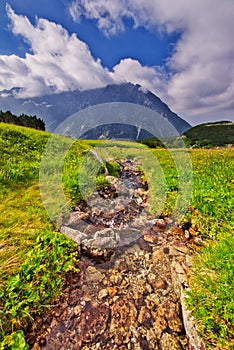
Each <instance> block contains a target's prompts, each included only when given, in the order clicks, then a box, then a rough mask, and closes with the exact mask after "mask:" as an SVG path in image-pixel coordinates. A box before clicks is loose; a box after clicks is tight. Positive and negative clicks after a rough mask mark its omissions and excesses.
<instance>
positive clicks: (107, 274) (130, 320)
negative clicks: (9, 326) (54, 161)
mask: <svg viewBox="0 0 234 350" xmlns="http://www.w3.org/2000/svg"><path fill="white" fill-rule="evenodd" d="M107 180H108V182H109V185H107V186H105V187H104V188H102V189H101V190H100V191H96V192H95V193H94V194H93V195H92V197H90V198H89V199H88V200H86V201H85V200H83V201H81V202H80V204H79V205H78V206H77V207H75V208H73V210H72V212H71V213H70V218H69V220H68V222H67V223H66V224H65V225H64V226H62V227H61V232H63V233H64V234H66V235H67V236H69V237H71V238H73V239H74V240H75V241H76V242H77V243H78V249H79V252H80V257H81V258H80V262H79V269H80V272H79V273H70V274H69V275H68V277H67V281H66V285H65V286H64V291H63V295H62V297H61V298H60V300H58V301H57V303H55V304H54V305H51V307H50V310H49V311H48V312H44V314H43V315H42V316H40V317H39V316H38V317H37V319H36V320H35V322H34V324H33V326H32V327H31V328H30V329H29V330H28V331H27V333H26V339H27V341H28V343H29V344H30V346H31V349H34V350H39V349H42V350H43V349H47V350H60V349H62V350H69V349H70V350H79V349H84V350H86V349H87V350H88V349H90V350H91V349H93V350H94V349H102V350H103V349H110V350H114V349H118V350H124V349H132V350H133V349H134V350H138V349H139V350H140V349H143V350H146V349H147V350H151V349H152V350H153V349H159V350H169V349H170V350H179V349H195V350H196V349H203V345H202V343H201V342H200V340H199V338H197V336H196V334H195V335H194V328H193V326H191V325H190V321H189V320H188V319H187V318H185V315H186V312H187V311H186V310H184V304H183V299H182V298H181V296H182V293H183V292H182V291H183V289H184V288H186V287H187V277H188V275H189V271H190V268H191V256H192V254H193V249H192V248H191V246H190V245H189V244H188V240H187V239H186V237H185V235H184V231H183V229H182V228H181V227H180V226H178V225H177V224H176V223H175V222H173V221H172V220H170V219H169V218H162V217H160V218H153V217H152V215H151V214H150V213H149V212H148V209H149V200H148V199H149V198H148V196H149V193H148V185H147V183H146V182H143V181H142V173H141V171H139V170H138V167H137V166H136V164H134V163H133V162H132V161H131V160H125V161H124V165H123V169H122V171H121V174H120V177H119V178H118V179H117V178H114V177H112V176H107ZM196 344H197V345H196Z"/></svg>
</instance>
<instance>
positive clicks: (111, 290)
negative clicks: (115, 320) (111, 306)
mask: <svg viewBox="0 0 234 350" xmlns="http://www.w3.org/2000/svg"><path fill="white" fill-rule="evenodd" d="M116 293H117V288H116V287H108V294H109V296H110V297H111V298H113V297H114V296H115V295H116Z"/></svg>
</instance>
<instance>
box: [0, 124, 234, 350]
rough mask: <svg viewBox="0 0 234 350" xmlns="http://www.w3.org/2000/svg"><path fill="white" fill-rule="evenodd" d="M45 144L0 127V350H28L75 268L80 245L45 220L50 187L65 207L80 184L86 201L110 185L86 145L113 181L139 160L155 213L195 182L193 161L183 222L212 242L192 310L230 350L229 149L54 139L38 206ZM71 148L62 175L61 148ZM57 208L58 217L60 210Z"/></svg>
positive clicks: (200, 262) (198, 269)
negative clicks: (30, 334) (39, 317)
mask: <svg viewBox="0 0 234 350" xmlns="http://www.w3.org/2000/svg"><path fill="white" fill-rule="evenodd" d="M49 137H50V134H48V133H46V132H40V131H35V130H32V129H26V128H22V127H17V126H13V125H11V126H10V125H7V124H0V153H1V158H0V181H1V187H0V213H1V215H0V284H1V288H0V296H1V301H0V320H1V322H0V337H1V339H2V340H3V341H2V343H1V345H0V349H27V345H26V343H25V341H24V336H23V333H22V331H21V330H23V329H24V327H25V325H26V324H27V323H28V322H30V320H32V318H33V317H34V315H35V313H37V312H40V311H42V310H43V309H44V308H46V307H48V305H49V304H50V303H51V301H52V300H53V299H54V298H57V297H59V295H60V293H61V291H62V286H63V281H64V278H65V275H66V274H67V273H69V271H74V270H76V266H77V261H78V256H77V253H76V246H75V244H74V242H73V241H70V240H68V239H67V238H65V237H64V236H63V235H61V234H60V233H59V232H58V230H57V229H56V226H54V225H53V224H52V223H51V220H50V219H49V217H48V213H47V212H48V210H47V211H46V208H47V207H46V208H45V204H46V206H47V205H48V203H49V204H50V201H52V202H53V200H54V197H55V195H56V194H57V192H56V191H57V183H58V182H56V181H59V182H61V179H62V189H63V190H64V193H65V198H66V199H65V200H66V206H67V208H69V207H71V206H74V205H76V204H77V202H78V201H79V200H80V199H81V197H82V193H81V187H82V185H84V193H85V194H88V193H89V192H90V190H91V187H92V186H91V187H89V186H87V184H91V185H92V184H93V185H94V187H96V186H102V185H103V186H104V185H105V184H106V182H105V178H104V176H103V174H102V170H103V167H102V166H101V163H100V162H99V161H94V158H95V157H94V158H92V156H91V157H90V152H89V150H90V149H91V148H92V147H95V151H98V152H99V154H100V156H101V157H102V158H103V159H104V160H105V162H106V160H108V161H107V163H105V166H106V167H108V171H109V173H110V174H111V175H114V176H117V175H118V171H119V165H118V161H119V160H121V159H123V158H126V157H129V158H134V159H135V161H136V162H138V163H139V168H141V169H143V171H144V180H147V181H148V182H149V191H150V204H151V211H152V213H154V214H157V215H160V214H161V213H163V214H164V215H170V214H171V213H172V211H173V209H174V207H175V204H176V203H177V198H178V193H179V194H180V195H182V196H183V193H184V192H185V195H186V191H184V189H182V188H180V187H181V186H183V184H184V185H186V183H187V179H189V176H190V175H191V174H189V171H188V169H189V166H188V165H189V164H187V163H186V162H187V160H188V159H189V158H191V161H192V165H193V186H192V190H193V192H192V198H191V202H190V203H189V204H190V206H189V209H187V211H186V214H185V217H184V218H183V220H184V221H190V222H191V225H192V227H194V228H195V229H196V230H197V231H198V234H199V235H200V236H201V237H202V238H205V239H207V240H208V241H209V242H211V243H210V245H209V246H208V247H207V248H202V249H201V251H200V252H198V253H197V257H196V259H195V261H194V270H193V273H192V276H191V281H190V284H191V291H190V298H189V305H190V307H191V309H192V310H193V313H194V316H195V317H196V319H197V320H198V324H199V330H200V332H201V335H202V337H203V339H204V340H205V342H206V344H207V345H208V346H210V347H211V348H212V347H213V348H214V347H216V349H217V348H220V349H232V348H233V342H232V339H233V300H234V295H233V288H232V281H233V243H234V242H233V236H232V234H231V232H232V229H233V226H234V225H233V185H234V179H233V165H234V150H233V149H229V150H228V149H226V150H206V149H202V150H200V149H193V150H188V151H187V153H186V154H187V155H188V156H189V158H185V157H184V156H185V154H184V150H180V149H177V150H171V152H168V151H167V150H166V149H157V150H152V151H150V150H148V149H147V148H145V146H144V145H141V144H133V143H131V142H121V143H119V142H111V141H107V142H101V143H100V142H98V141H75V142H74V140H70V139H68V138H64V137H61V136H53V148H52V154H51V159H50V160H51V162H49V163H48V164H47V163H46V162H45V164H44V168H43V169H44V171H45V178H44V180H45V182H46V181H48V183H47V182H46V185H48V184H49V188H50V189H51V191H50V192H51V193H49V194H48V193H47V197H46V198H44V201H42V199H41V195H40V189H39V170H40V165H41V160H42V153H43V151H44V150H45V146H46V144H47V141H48V139H49ZM68 148H70V150H69V152H68V153H67V155H66V157H65V159H64V162H62V163H63V164H62V165H63V166H62V174H61V168H60V163H61V159H60V158H61V157H60V156H59V153H58V152H57V151H59V150H62V151H64V150H66V149H68ZM84 159H86V161H85V162H84ZM113 159H115V161H114V162H113ZM176 161H177V168H176V165H175V163H176ZM180 163H181V164H180ZM81 164H82V166H81ZM47 165H48V166H47ZM82 167H83V168H84V171H83V172H82ZM178 169H179V173H178ZM78 172H79V174H80V178H79V179H80V181H81V183H80V184H78ZM82 176H83V177H82ZM89 181H90V182H89ZM53 184H55V186H54V188H53ZM50 186H51V187H50ZM85 186H86V187H85ZM182 190H183V191H182ZM55 199H56V197H55ZM47 209H48V208H47ZM55 209H56V210H60V211H63V209H64V203H62V205H61V207H59V206H58V208H57V207H56V208H55ZM58 261H59V264H58Z"/></svg>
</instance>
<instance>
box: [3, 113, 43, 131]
mask: <svg viewBox="0 0 234 350" xmlns="http://www.w3.org/2000/svg"><path fill="white" fill-rule="evenodd" d="M0 122H2V123H9V124H15V125H20V126H26V127H28V128H33V129H37V130H43V131H44V130H45V122H44V121H43V120H42V119H40V118H37V117H36V116H35V115H34V116H31V115H26V114H21V115H20V116H19V117H17V116H16V115H14V114H12V113H11V112H10V111H7V112H3V111H0Z"/></svg>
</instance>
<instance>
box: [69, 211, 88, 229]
mask: <svg viewBox="0 0 234 350" xmlns="http://www.w3.org/2000/svg"><path fill="white" fill-rule="evenodd" d="M88 217H89V214H88V213H84V212H83V211H72V212H71V213H70V217H69V220H68V222H67V225H68V226H75V225H76V224H78V222H79V221H80V220H85V219H87V218H88Z"/></svg>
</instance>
